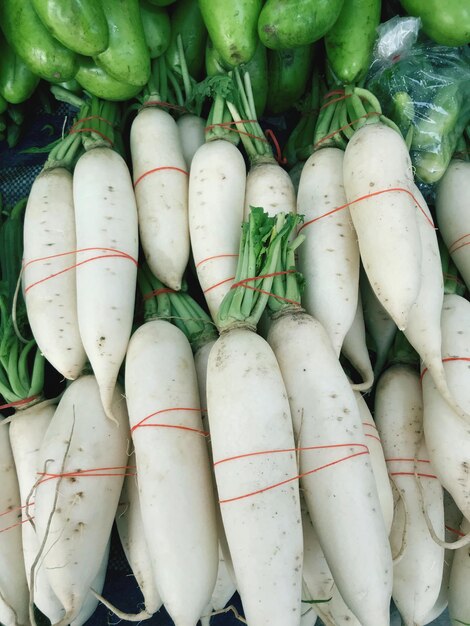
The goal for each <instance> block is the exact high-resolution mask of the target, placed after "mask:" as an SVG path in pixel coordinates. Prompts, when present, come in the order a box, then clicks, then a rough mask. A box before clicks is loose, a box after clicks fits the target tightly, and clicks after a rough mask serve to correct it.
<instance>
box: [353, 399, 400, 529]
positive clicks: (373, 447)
mask: <svg viewBox="0 0 470 626" xmlns="http://www.w3.org/2000/svg"><path fill="white" fill-rule="evenodd" d="M354 397H355V398H356V402H357V406H358V409H359V413H360V415H361V420H362V428H363V429H364V436H365V438H366V441H367V446H368V448H369V454H370V462H371V465H372V471H373V472H374V478H375V484H376V485H377V493H378V496H379V500H380V508H381V510H382V515H383V518H384V522H385V529H386V531H387V535H389V534H390V529H391V527H392V520H393V508H394V504H393V492H392V487H391V485H390V480H389V477H388V471H387V464H386V462H385V456H384V451H383V447H382V442H381V441H380V437H379V432H378V430H377V427H376V425H375V423H374V419H373V417H372V415H371V412H370V410H369V407H368V406H367V403H366V401H365V400H364V398H363V396H362V395H361V394H360V393H359V391H355V392H354Z"/></svg>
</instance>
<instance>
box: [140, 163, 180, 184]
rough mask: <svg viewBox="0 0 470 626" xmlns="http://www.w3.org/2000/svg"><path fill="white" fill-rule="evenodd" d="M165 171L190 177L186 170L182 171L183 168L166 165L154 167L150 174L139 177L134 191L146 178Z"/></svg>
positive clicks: (145, 173) (149, 171) (146, 173)
mask: <svg viewBox="0 0 470 626" xmlns="http://www.w3.org/2000/svg"><path fill="white" fill-rule="evenodd" d="M164 170H171V171H174V172H180V173H181V174H185V175H186V176H189V172H187V171H186V170H183V169H181V167H176V166H175V165H164V166H162V167H154V168H153V169H151V170H148V172H144V173H143V174H142V175H141V176H139V178H138V179H137V180H136V181H135V183H134V189H135V188H136V187H137V185H138V184H139V183H140V181H141V180H142V179H143V178H145V177H146V176H150V174H155V172H162V171H164Z"/></svg>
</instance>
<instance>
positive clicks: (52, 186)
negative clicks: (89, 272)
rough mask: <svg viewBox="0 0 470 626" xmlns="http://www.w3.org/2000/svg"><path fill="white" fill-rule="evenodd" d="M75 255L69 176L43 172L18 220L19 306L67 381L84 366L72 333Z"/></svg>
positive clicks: (79, 344)
mask: <svg viewBox="0 0 470 626" xmlns="http://www.w3.org/2000/svg"><path fill="white" fill-rule="evenodd" d="M76 249H77V244H76V237H75V213H74V206H73V192H72V174H71V173H70V172H69V171H68V170H67V169H65V168H64V167H52V168H50V169H43V171H42V172H41V173H40V174H39V176H37V177H36V179H35V180H34V182H33V185H32V187H31V190H30V192H29V196H28V204H27V206H26V212H25V217H24V252H23V287H24V300H25V303H26V310H27V313H28V320H29V324H30V326H31V330H32V332H33V335H34V338H35V340H36V343H37V344H38V346H39V349H40V350H41V352H42V353H43V354H44V356H45V357H46V359H47V360H48V361H49V363H51V364H52V365H53V367H55V369H56V370H57V371H58V372H60V373H61V374H62V376H64V378H69V379H74V378H77V376H78V375H79V374H80V372H81V371H82V369H83V367H84V365H85V362H86V354H85V350H84V348H83V345H82V340H81V338H80V332H79V328H78V316H77V293H76V291H77V288H76V281H75V272H76V270H75V264H76V262H77V254H76Z"/></svg>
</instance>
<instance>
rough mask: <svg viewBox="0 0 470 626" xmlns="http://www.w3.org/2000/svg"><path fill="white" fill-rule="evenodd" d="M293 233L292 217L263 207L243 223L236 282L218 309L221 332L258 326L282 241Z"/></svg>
mask: <svg viewBox="0 0 470 626" xmlns="http://www.w3.org/2000/svg"><path fill="white" fill-rule="evenodd" d="M290 232H292V221H291V218H290V217H289V216H287V217H286V216H285V215H284V214H278V215H277V216H275V217H269V216H268V214H267V213H265V212H264V210H263V209H262V208H261V207H252V209H251V213H250V216H249V220H248V222H243V225H242V237H241V240H240V254H239V260H238V266H237V272H236V276H235V282H234V284H233V287H232V289H231V290H230V291H229V292H228V293H227V295H226V296H225V298H224V300H223V301H222V304H221V306H220V309H219V312H218V316H217V318H218V319H217V326H218V328H219V329H220V330H221V331H224V330H228V329H230V328H236V327H237V326H244V327H250V328H252V329H255V328H256V326H257V324H258V322H259V319H260V317H261V314H262V313H263V311H264V309H265V307H266V304H267V303H268V299H269V296H270V293H271V290H272V285H273V281H274V274H275V272H276V268H277V267H278V261H279V255H280V254H281V247H282V244H283V241H284V240H285V238H286V237H287V236H288V235H289V233H290Z"/></svg>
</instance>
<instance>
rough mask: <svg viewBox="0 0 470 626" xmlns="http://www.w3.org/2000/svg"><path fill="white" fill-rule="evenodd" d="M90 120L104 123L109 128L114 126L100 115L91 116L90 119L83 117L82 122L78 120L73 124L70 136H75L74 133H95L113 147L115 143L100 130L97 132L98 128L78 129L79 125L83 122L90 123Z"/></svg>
mask: <svg viewBox="0 0 470 626" xmlns="http://www.w3.org/2000/svg"><path fill="white" fill-rule="evenodd" d="M89 120H100V121H101V122H104V123H105V124H108V126H110V127H111V128H113V124H111V122H110V121H109V120H107V119H105V118H104V117H101V116H100V115H89V116H88V117H82V118H81V119H80V120H77V121H76V122H75V124H73V125H72V127H71V128H70V130H69V135H73V134H74V133H85V132H91V133H95V134H96V135H99V136H100V137H101V138H102V139H104V140H105V141H107V142H108V143H109V145H110V146H113V145H114V142H113V141H111V139H110V138H109V137H107V136H106V135H105V134H104V133H102V132H101V131H99V130H96V128H77V126H78V125H79V124H81V123H82V122H88V121H89Z"/></svg>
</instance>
